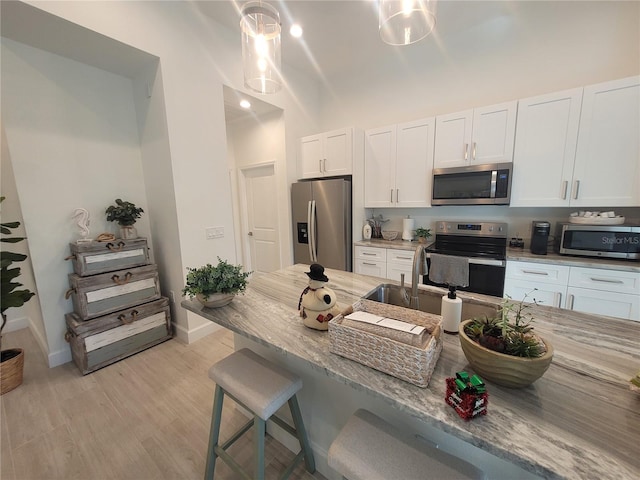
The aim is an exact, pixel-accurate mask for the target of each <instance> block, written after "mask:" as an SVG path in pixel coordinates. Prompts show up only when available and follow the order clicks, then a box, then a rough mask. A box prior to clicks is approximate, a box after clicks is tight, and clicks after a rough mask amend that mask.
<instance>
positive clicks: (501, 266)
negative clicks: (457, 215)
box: [423, 221, 507, 297]
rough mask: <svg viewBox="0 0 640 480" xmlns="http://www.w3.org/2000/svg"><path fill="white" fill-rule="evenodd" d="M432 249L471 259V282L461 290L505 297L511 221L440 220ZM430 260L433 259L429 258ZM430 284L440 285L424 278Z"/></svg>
mask: <svg viewBox="0 0 640 480" xmlns="http://www.w3.org/2000/svg"><path fill="white" fill-rule="evenodd" d="M427 251H428V252H433V253H440V254H443V255H456V256H463V257H467V258H468V259H469V285H468V286H467V287H460V288H459V290H465V291H467V292H475V293H482V294H485V295H493V296H496V297H502V295H503V293H504V276H505V269H506V264H507V262H506V254H507V224H506V223H495V222H456V221H454V222H446V221H443V222H438V223H437V224H436V235H435V242H434V243H433V244H432V245H431V246H429V247H428V248H427ZM427 263H429V264H430V262H429V261H428V260H427ZM423 283H425V284H427V285H437V286H440V287H444V286H445V285H442V284H437V283H434V282H432V281H430V280H429V275H428V274H427V275H425V276H424V277H423Z"/></svg>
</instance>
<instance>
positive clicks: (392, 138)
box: [364, 117, 435, 208]
mask: <svg viewBox="0 0 640 480" xmlns="http://www.w3.org/2000/svg"><path fill="white" fill-rule="evenodd" d="M434 125H435V120H434V118H433V117H430V118H425V119H422V120H416V121H413V122H407V123H403V124H399V125H391V126H387V127H381V128H375V129H371V130H367V131H366V133H365V138H366V140H365V162H364V176H365V184H364V185H365V186H364V191H365V194H364V196H365V207H367V208H380V207H430V206H431V177H432V170H433V142H434V130H435V128H434Z"/></svg>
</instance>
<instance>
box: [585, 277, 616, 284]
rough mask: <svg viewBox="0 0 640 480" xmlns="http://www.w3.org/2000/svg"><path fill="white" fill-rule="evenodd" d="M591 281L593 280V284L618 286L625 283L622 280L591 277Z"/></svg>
mask: <svg viewBox="0 0 640 480" xmlns="http://www.w3.org/2000/svg"><path fill="white" fill-rule="evenodd" d="M589 280H591V281H592V282H601V283H618V284H622V283H624V282H623V281H622V280H611V279H608V278H597V277H589Z"/></svg>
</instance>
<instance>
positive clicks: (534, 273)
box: [522, 270, 549, 275]
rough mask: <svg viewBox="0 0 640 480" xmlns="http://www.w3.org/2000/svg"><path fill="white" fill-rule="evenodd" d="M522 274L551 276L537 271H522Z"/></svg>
mask: <svg viewBox="0 0 640 480" xmlns="http://www.w3.org/2000/svg"><path fill="white" fill-rule="evenodd" d="M522 273H530V274H532V275H549V272H537V271H535V270H522Z"/></svg>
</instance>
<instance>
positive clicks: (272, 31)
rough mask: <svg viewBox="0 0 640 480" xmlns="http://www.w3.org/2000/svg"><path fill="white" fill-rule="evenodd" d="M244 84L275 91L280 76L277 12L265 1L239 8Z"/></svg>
mask: <svg viewBox="0 0 640 480" xmlns="http://www.w3.org/2000/svg"><path fill="white" fill-rule="evenodd" d="M240 16H241V18H240V31H241V34H242V63H243V67H244V84H245V86H246V87H247V88H249V89H251V90H253V91H254V92H259V93H276V92H277V91H279V90H280V89H281V88H282V78H281V76H280V56H281V53H280V32H281V25H280V14H279V13H278V11H277V10H276V9H275V8H273V7H272V6H271V5H269V4H268V3H264V2H262V1H254V2H248V3H245V4H244V5H243V6H242V9H241V10H240Z"/></svg>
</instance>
